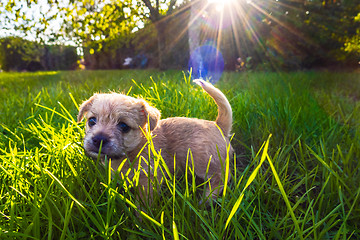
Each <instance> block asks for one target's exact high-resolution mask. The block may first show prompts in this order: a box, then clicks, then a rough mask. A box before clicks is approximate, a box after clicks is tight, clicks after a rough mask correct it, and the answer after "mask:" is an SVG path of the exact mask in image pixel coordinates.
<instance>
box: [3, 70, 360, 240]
mask: <svg viewBox="0 0 360 240" xmlns="http://www.w3.org/2000/svg"><path fill="white" fill-rule="evenodd" d="M188 75H189V74H188V73H182V72H180V71H166V72H158V71H155V70H144V71H138V70H127V71H125V70H124V71H74V72H43V73H0V93H1V95H0V106H1V113H0V239H25V238H28V239H359V238H360V199H359V198H360V196H359V194H360V76H359V74H358V73H346V72H342V73H334V72H292V73H284V72H282V73H275V72H273V73H255V72H254V73H225V74H224V75H223V77H222V79H221V80H220V81H219V83H218V84H217V87H218V88H220V89H221V90H222V91H223V92H224V94H225V95H226V96H227V97H228V99H229V101H230V104H231V105H232V109H233V131H232V132H233V133H234V136H233V139H232V145H233V147H234V149H235V151H236V156H235V157H234V159H233V160H232V161H231V164H230V167H231V173H232V180H231V182H230V184H229V185H228V186H227V188H226V191H224V193H223V194H222V195H221V196H220V197H219V198H218V199H217V200H214V201H210V203H209V204H200V200H201V199H202V198H203V195H204V194H203V192H204V191H203V190H204V188H205V185H204V184H201V182H200V183H198V181H195V179H193V176H192V174H191V171H189V172H188V173H187V174H186V175H184V176H178V177H176V178H175V177H171V178H169V179H164V180H163V183H162V185H161V186H157V185H158V184H157V183H155V184H154V187H157V188H158V189H159V188H160V190H158V191H157V194H155V196H154V199H153V204H152V205H151V206H148V205H146V204H143V205H140V206H139V205H138V204H135V199H136V195H137V194H138V193H136V191H133V188H132V186H131V184H129V183H126V182H124V180H123V179H122V178H120V177H115V178H111V172H110V170H109V167H108V165H106V166H101V165H100V164H98V162H97V161H94V160H91V159H89V158H87V157H86V156H85V155H84V150H83V148H82V138H83V136H84V123H77V122H76V116H77V111H78V105H79V104H80V103H81V102H82V101H83V100H85V99H87V98H88V97H90V96H91V95H92V93H94V92H108V91H117V92H123V93H125V94H129V95H131V96H136V97H143V98H145V99H146V100H147V101H149V102H150V103H151V104H152V105H153V106H155V107H157V108H158V109H159V110H160V111H161V113H162V118H166V117H171V116H186V117H197V118H204V119H209V120H214V119H215V118H216V115H217V108H216V105H215V104H214V102H213V101H212V99H211V98H210V97H209V96H207V95H206V94H205V93H204V92H203V91H202V90H201V88H200V87H198V86H196V85H194V84H192V83H191V81H190V80H189V76H188ZM200 144H201V143H200ZM156 156H157V158H158V159H159V164H160V165H161V163H162V162H161V156H160V155H156ZM136 212H137V213H136Z"/></svg>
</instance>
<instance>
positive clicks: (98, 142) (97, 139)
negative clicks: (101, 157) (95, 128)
mask: <svg viewBox="0 0 360 240" xmlns="http://www.w3.org/2000/svg"><path fill="white" fill-rule="evenodd" d="M92 142H93V144H94V146H95V147H97V148H100V145H101V142H102V147H105V146H106V144H107V143H108V142H109V139H108V137H107V136H105V135H103V134H98V135H96V136H95V137H93V138H92Z"/></svg>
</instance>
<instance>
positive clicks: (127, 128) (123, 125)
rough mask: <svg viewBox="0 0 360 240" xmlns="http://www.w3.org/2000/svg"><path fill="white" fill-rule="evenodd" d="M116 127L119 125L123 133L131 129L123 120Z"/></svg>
mask: <svg viewBox="0 0 360 240" xmlns="http://www.w3.org/2000/svg"><path fill="white" fill-rule="evenodd" d="M118 127H119V129H120V131H122V132H123V133H128V132H130V130H131V128H130V127H129V126H128V125H127V124H126V123H124V122H120V123H119V124H118Z"/></svg>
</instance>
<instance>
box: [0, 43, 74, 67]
mask: <svg viewBox="0 0 360 240" xmlns="http://www.w3.org/2000/svg"><path fill="white" fill-rule="evenodd" d="M77 60H78V56H77V53H76V49H75V48H74V47H71V46H62V45H59V46H58V45H42V44H39V43H36V42H33V41H29V40H25V39H22V38H20V37H7V38H2V39H0V68H1V69H2V70H4V71H39V70H70V69H76V68H77Z"/></svg>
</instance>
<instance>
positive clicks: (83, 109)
mask: <svg viewBox="0 0 360 240" xmlns="http://www.w3.org/2000/svg"><path fill="white" fill-rule="evenodd" d="M95 98H96V95H94V96H92V97H91V98H89V99H88V100H86V101H85V102H83V103H82V104H81V106H80V108H79V114H78V116H77V121H78V122H81V120H83V118H84V115H85V114H86V113H87V112H88V111H89V109H90V108H91V106H92V103H93V102H94V100H95Z"/></svg>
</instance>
